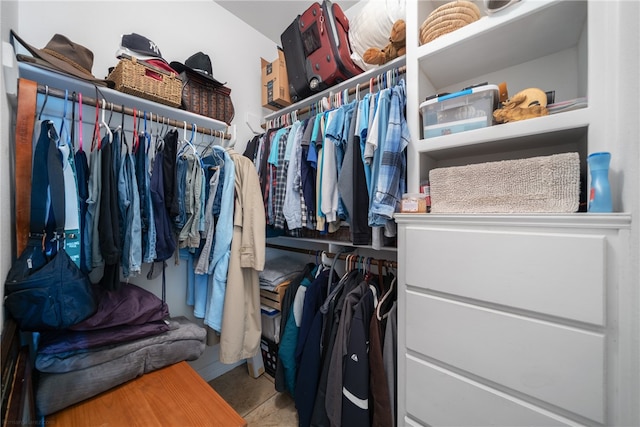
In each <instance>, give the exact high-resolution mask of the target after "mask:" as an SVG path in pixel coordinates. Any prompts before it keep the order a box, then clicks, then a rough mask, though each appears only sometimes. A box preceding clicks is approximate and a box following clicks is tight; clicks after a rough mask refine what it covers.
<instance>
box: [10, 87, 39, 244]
mask: <svg viewBox="0 0 640 427" xmlns="http://www.w3.org/2000/svg"><path fill="white" fill-rule="evenodd" d="M37 96H38V84H37V83H36V82H34V81H32V80H27V79H24V78H21V79H18V112H17V121H16V152H15V175H14V176H15V185H16V191H15V203H16V250H17V253H18V254H20V253H22V251H23V250H24V249H25V248H26V247H27V241H28V239H29V230H30V228H29V227H30V225H29V224H30V221H29V219H30V212H31V198H30V195H31V161H32V156H33V129H34V126H35V120H36V103H37Z"/></svg>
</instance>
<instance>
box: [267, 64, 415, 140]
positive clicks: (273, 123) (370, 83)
mask: <svg viewBox="0 0 640 427" xmlns="http://www.w3.org/2000/svg"><path fill="white" fill-rule="evenodd" d="M389 72H397V74H398V75H401V74H405V73H406V72H407V67H406V65H403V66H400V67H397V68H392V69H389V70H386V71H383V72H381V73H380V74H377V75H376V76H372V77H370V78H369V80H367V81H364V82H362V83H358V84H356V85H354V86H351V87H349V88H345V89H343V90H340V91H336V92H335V93H333V92H332V91H331V89H328V91H329V95H338V94H341V93H343V92H344V91H345V90H346V91H347V93H348V95H353V94H355V93H359V92H360V91H361V90H363V89H364V90H366V89H368V90H369V91H370V92H371V91H372V90H373V87H374V86H380V85H382V84H383V83H386V81H385V79H384V78H383V76H384V75H385V74H387V73H389ZM314 96H318V95H314ZM325 96H327V94H325ZM327 97H330V96H327ZM322 98H323V97H320V98H319V99H318V100H316V101H315V102H313V103H310V104H309V105H307V106H304V107H300V108H298V109H294V110H289V111H287V112H286V113H283V114H282V115H280V116H277V117H274V118H272V119H270V120H267V121H266V123H264V124H263V128H266V129H271V128H275V127H279V126H283V125H285V124H286V122H287V121H290V122H293V120H290V117H291V116H292V114H295V115H296V116H298V115H303V114H307V113H309V112H310V111H312V110H313V109H314V108H316V106H317V104H318V103H320V102H322ZM303 102H304V100H303ZM330 102H333V101H332V100H330ZM276 114H277V113H276ZM288 118H289V119H288ZM289 124H290V123H289Z"/></svg>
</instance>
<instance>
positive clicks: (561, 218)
mask: <svg viewBox="0 0 640 427" xmlns="http://www.w3.org/2000/svg"><path fill="white" fill-rule="evenodd" d="M394 218H395V220H396V222H398V223H402V222H410V223H414V222H416V221H418V222H420V221H428V222H429V224H432V225H435V224H439V225H450V226H452V227H454V226H455V227H481V228H484V229H493V228H494V227H500V228H502V229H507V228H509V227H536V228H537V227H545V228H583V229H584V228H593V229H598V230H602V229H618V230H622V229H625V230H629V229H631V214H630V213H628V212H619V213H588V212H579V213H536V214H525V213H522V214H521V213H504V214H472V213H468V214H432V213H428V214H395V215H394Z"/></svg>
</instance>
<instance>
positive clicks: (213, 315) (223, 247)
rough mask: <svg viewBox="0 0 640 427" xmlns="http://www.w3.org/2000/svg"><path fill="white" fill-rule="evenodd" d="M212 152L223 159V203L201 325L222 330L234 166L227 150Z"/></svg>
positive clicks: (229, 250) (229, 251)
mask: <svg viewBox="0 0 640 427" xmlns="http://www.w3.org/2000/svg"><path fill="white" fill-rule="evenodd" d="M213 149H214V150H216V151H218V154H219V155H220V156H221V157H222V158H223V159H224V183H223V185H222V203H221V205H220V215H219V216H218V222H217V223H216V236H215V241H214V243H213V259H212V260H211V264H210V265H209V274H213V282H212V283H211V289H210V290H211V292H208V294H207V298H208V301H207V310H206V313H205V317H204V323H205V324H206V325H208V326H209V327H211V328H212V329H213V330H215V331H218V332H220V331H221V330H222V312H223V309H224V296H225V292H226V289H227V272H228V271H229V257H230V256H231V240H232V238H233V208H234V204H235V195H234V192H235V180H236V172H235V165H234V163H233V160H231V157H230V156H229V154H228V153H227V152H226V150H225V149H224V148H222V147H219V146H217V145H216V146H214V147H213Z"/></svg>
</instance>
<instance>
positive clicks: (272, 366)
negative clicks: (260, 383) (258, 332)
mask: <svg viewBox="0 0 640 427" xmlns="http://www.w3.org/2000/svg"><path fill="white" fill-rule="evenodd" d="M260 350H261V351H262V361H263V363H264V370H265V372H266V373H267V374H269V375H271V376H272V377H275V376H276V365H277V364H278V344H276V343H275V342H274V341H273V340H270V339H269V338H266V337H264V336H263V337H261V338H260Z"/></svg>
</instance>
